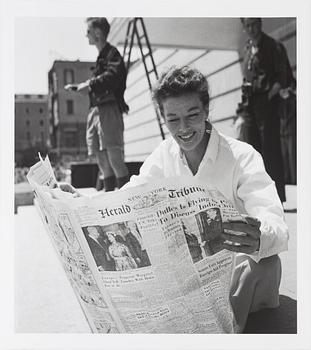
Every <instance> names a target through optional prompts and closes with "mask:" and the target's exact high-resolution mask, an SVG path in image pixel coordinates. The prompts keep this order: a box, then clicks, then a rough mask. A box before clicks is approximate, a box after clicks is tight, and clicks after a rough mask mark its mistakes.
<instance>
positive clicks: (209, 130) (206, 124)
mask: <svg viewBox="0 0 311 350" xmlns="http://www.w3.org/2000/svg"><path fill="white" fill-rule="evenodd" d="M205 132H206V133H207V134H210V133H211V132H212V125H211V123H210V122H209V121H208V119H207V120H206V123H205Z"/></svg>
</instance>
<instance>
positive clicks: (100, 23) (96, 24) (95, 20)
mask: <svg viewBox="0 0 311 350" xmlns="http://www.w3.org/2000/svg"><path fill="white" fill-rule="evenodd" d="M86 22H87V23H90V24H91V26H92V27H93V28H98V29H100V30H101V32H102V33H103V35H104V36H105V38H107V36H108V34H109V31H110V24H109V22H108V21H107V18H106V17H88V18H87V19H86Z"/></svg>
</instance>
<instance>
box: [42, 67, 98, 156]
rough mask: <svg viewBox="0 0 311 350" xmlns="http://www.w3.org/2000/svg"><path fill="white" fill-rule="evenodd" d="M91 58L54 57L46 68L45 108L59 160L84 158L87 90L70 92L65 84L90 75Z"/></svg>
mask: <svg viewBox="0 0 311 350" xmlns="http://www.w3.org/2000/svg"><path fill="white" fill-rule="evenodd" d="M92 64H94V63H91V62H81V61H59V60H57V61H55V62H54V64H53V66H52V68H51V69H50V71H49V74H48V78H49V94H48V112H49V119H50V125H51V128H50V137H51V150H50V154H51V156H52V157H53V156H54V157H56V158H58V159H62V160H65V161H67V160H84V159H85V157H86V154H87V151H86V143H85V127H86V117H87V113H88V107H89V99H88V95H87V93H82V92H77V93H75V92H72V91H67V90H65V89H64V86H65V85H67V84H72V83H79V82H82V81H85V80H87V79H88V78H90V76H91V67H92Z"/></svg>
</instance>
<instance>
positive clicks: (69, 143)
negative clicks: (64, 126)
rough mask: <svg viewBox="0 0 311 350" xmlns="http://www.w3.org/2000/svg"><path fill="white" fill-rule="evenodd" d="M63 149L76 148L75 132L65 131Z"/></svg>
mask: <svg viewBox="0 0 311 350" xmlns="http://www.w3.org/2000/svg"><path fill="white" fill-rule="evenodd" d="M64 136H65V147H77V132H76V131H65V135H64Z"/></svg>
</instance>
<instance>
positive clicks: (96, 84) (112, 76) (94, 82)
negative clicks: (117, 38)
mask: <svg viewBox="0 0 311 350" xmlns="http://www.w3.org/2000/svg"><path fill="white" fill-rule="evenodd" d="M112 50H114V51H113V55H109V56H110V57H109V59H108V62H107V67H106V69H105V71H104V72H102V73H101V74H99V75H97V76H96V77H93V78H92V79H91V80H90V89H91V90H92V89H108V90H112V91H113V90H115V89H116V88H117V87H118V85H119V84H120V79H121V78H122V76H123V75H125V66H124V62H123V58H122V56H121V55H120V53H119V52H118V50H117V49H115V48H112Z"/></svg>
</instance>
